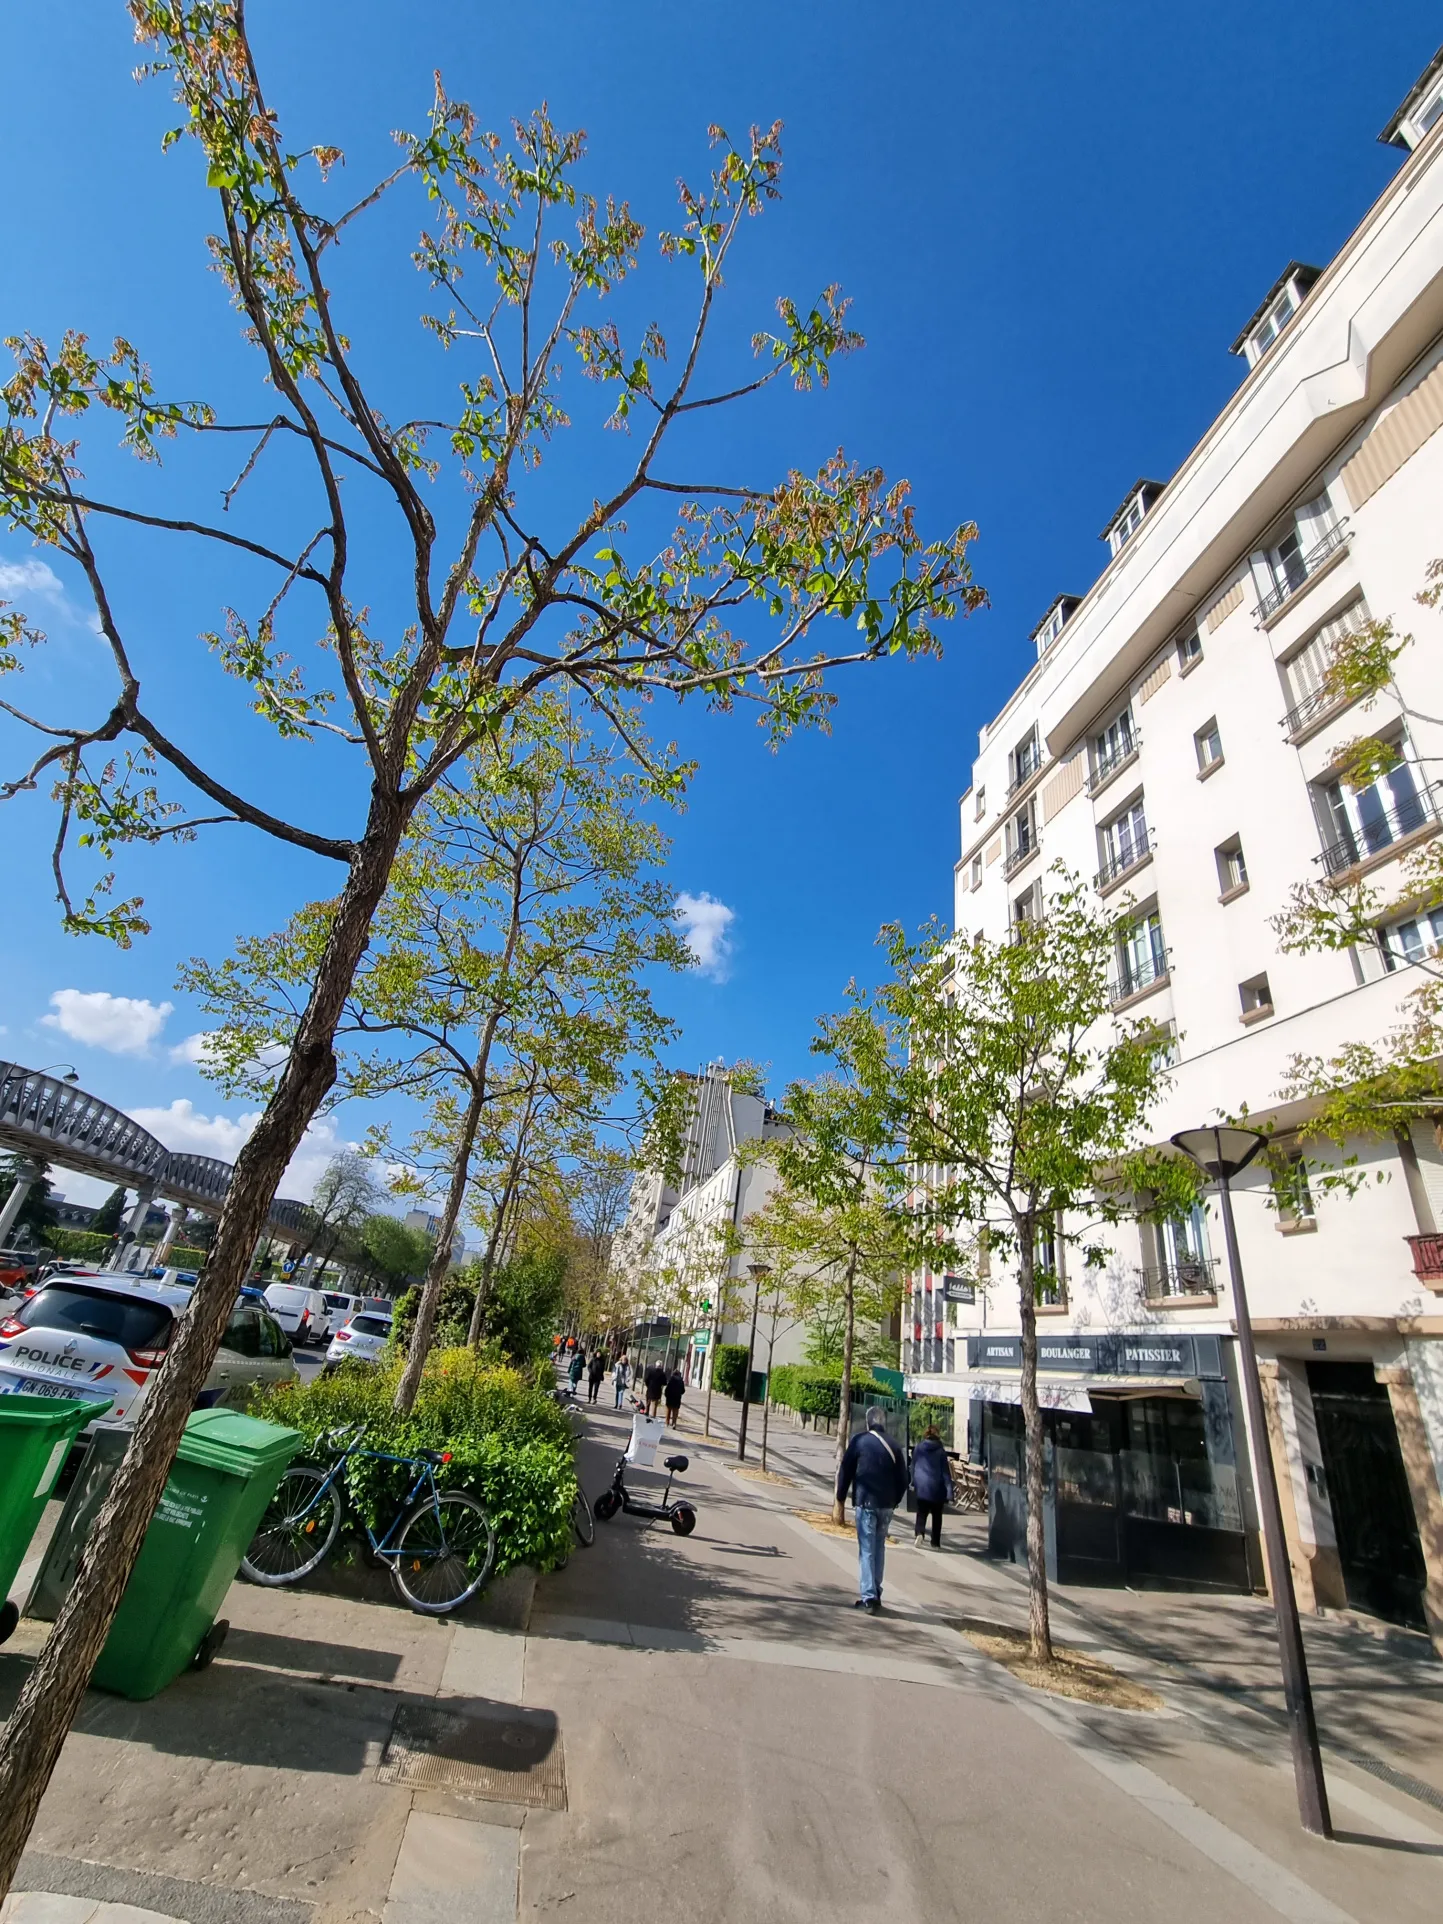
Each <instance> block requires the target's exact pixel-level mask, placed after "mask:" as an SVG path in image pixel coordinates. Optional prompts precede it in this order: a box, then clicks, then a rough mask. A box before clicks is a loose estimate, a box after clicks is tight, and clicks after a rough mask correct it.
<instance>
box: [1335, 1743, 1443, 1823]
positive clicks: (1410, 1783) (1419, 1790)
mask: <svg viewBox="0 0 1443 1924" xmlns="http://www.w3.org/2000/svg"><path fill="white" fill-rule="evenodd" d="M1328 1749H1329V1750H1336V1751H1337V1753H1338V1755H1339V1756H1340V1757H1346V1758H1347V1760H1348V1762H1349V1763H1350V1764H1352V1765H1354V1766H1355V1767H1356V1768H1357V1769H1358V1770H1366V1771H1367V1772H1368V1774H1369V1776H1371V1777H1376V1778H1378V1780H1379V1781H1380V1782H1381V1783H1384V1784H1391V1785H1392V1787H1393V1789H1394V1790H1401V1791H1402V1793H1403V1795H1404V1796H1405V1797H1416V1798H1417V1800H1418V1802H1419V1803H1420V1804H1428V1805H1429V1806H1431V1808H1432V1809H1434V1810H1443V1792H1440V1791H1436V1790H1435V1789H1434V1788H1433V1786H1432V1785H1431V1784H1425V1783H1424V1782H1423V1780H1422V1778H1421V1777H1410V1776H1409V1774H1408V1772H1407V1771H1406V1770H1395V1769H1394V1768H1393V1766H1392V1764H1385V1763H1384V1762H1383V1760H1382V1759H1381V1758H1380V1757H1370V1756H1369V1755H1368V1753H1367V1751H1366V1750H1345V1749H1344V1748H1343V1747H1342V1746H1341V1745H1340V1744H1329V1745H1328Z"/></svg>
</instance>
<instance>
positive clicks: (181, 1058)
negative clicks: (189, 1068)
mask: <svg viewBox="0 0 1443 1924" xmlns="http://www.w3.org/2000/svg"><path fill="white" fill-rule="evenodd" d="M209 1044H210V1030H209V1029H200V1030H197V1032H196V1033H195V1034H194V1035H188V1036H187V1037H186V1039H185V1041H184V1042H177V1043H176V1045H175V1047H174V1048H173V1049H168V1050H167V1051H166V1053H167V1055H169V1057H170V1059H171V1061H172V1062H189V1063H192V1064H194V1066H195V1067H196V1068H197V1069H200V1068H203V1067H204V1066H205V1063H206V1061H207V1059H208V1057H207V1051H208V1048H209Z"/></svg>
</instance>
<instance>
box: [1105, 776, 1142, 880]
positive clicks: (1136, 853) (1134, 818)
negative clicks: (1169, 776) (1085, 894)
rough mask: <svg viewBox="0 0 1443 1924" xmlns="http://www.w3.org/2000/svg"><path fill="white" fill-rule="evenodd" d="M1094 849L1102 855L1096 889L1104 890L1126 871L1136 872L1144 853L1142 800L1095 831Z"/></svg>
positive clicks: (1139, 799)
mask: <svg viewBox="0 0 1443 1924" xmlns="http://www.w3.org/2000/svg"><path fill="white" fill-rule="evenodd" d="M1097 839H1098V848H1099V850H1100V852H1101V855H1102V867H1101V869H1100V870H1099V871H1098V876H1097V886H1098V887H1099V888H1106V887H1107V885H1108V883H1109V882H1115V881H1116V880H1117V879H1118V877H1119V876H1121V875H1126V873H1127V871H1128V870H1129V869H1130V868H1136V866H1137V864H1138V863H1139V862H1140V861H1141V860H1142V858H1143V856H1144V855H1146V854H1147V852H1148V835H1147V817H1146V815H1145V814H1144V813H1143V806H1142V798H1141V797H1139V798H1138V800H1137V801H1135V802H1133V803H1132V805H1131V806H1130V807H1128V808H1125V809H1124V810H1123V811H1122V813H1121V814H1120V815H1114V816H1113V818H1112V820H1111V821H1110V822H1105V823H1104V824H1103V826H1102V828H1101V829H1100V830H1099V831H1098V838H1097Z"/></svg>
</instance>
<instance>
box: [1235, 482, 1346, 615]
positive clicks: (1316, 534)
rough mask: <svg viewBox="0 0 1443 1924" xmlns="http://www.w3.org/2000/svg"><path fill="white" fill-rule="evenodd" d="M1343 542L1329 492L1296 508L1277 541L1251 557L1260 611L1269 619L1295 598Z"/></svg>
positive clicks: (1340, 526) (1341, 530)
mask: <svg viewBox="0 0 1443 1924" xmlns="http://www.w3.org/2000/svg"><path fill="white" fill-rule="evenodd" d="M1342 542H1343V529H1342V525H1341V524H1340V523H1339V521H1338V519H1337V517H1336V515H1335V514H1334V513H1333V509H1332V504H1331V503H1330V502H1329V500H1328V497H1327V495H1326V494H1320V495H1319V496H1318V497H1317V499H1316V500H1313V501H1305V502H1304V503H1303V505H1302V506H1301V507H1300V508H1295V509H1294V510H1293V513H1292V515H1291V517H1290V518H1289V521H1288V523H1287V526H1286V527H1285V528H1284V530H1283V532H1282V534H1281V535H1280V536H1279V538H1278V540H1277V541H1276V542H1275V543H1274V544H1273V545H1272V546H1271V547H1269V548H1263V549H1261V550H1259V552H1258V553H1257V554H1255V555H1254V556H1253V557H1252V568H1253V580H1254V582H1255V584H1256V586H1257V590H1258V613H1259V615H1260V616H1261V617H1262V618H1263V619H1264V620H1266V619H1267V617H1268V616H1269V615H1274V614H1276V613H1277V611H1278V610H1279V608H1281V607H1283V606H1284V604H1285V603H1286V602H1288V601H1290V600H1291V599H1292V597H1293V596H1294V595H1295V594H1296V593H1297V592H1298V590H1299V588H1301V587H1302V586H1303V585H1304V583H1305V582H1307V581H1308V580H1309V579H1310V578H1311V577H1312V576H1313V575H1315V574H1316V573H1317V572H1318V570H1319V568H1321V567H1322V565H1323V563H1324V562H1325V561H1326V560H1327V559H1328V557H1329V555H1331V554H1333V553H1334V552H1335V551H1336V550H1337V549H1338V548H1339V547H1341V545H1342Z"/></svg>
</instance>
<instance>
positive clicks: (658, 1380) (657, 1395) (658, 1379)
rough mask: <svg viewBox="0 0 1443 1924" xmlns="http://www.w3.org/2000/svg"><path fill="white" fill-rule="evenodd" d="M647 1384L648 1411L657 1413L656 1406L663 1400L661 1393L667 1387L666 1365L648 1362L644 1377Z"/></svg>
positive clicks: (648, 1413) (651, 1413)
mask: <svg viewBox="0 0 1443 1924" xmlns="http://www.w3.org/2000/svg"><path fill="white" fill-rule="evenodd" d="M641 1380H642V1382H643V1383H644V1384H645V1385H646V1413H647V1415H648V1416H655V1415H656V1406H657V1404H658V1403H659V1402H660V1401H661V1393H662V1391H663V1390H664V1389H665V1388H666V1367H665V1365H664V1364H661V1363H648V1364H647V1366H646V1374H645V1376H643V1377H642V1379H641Z"/></svg>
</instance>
